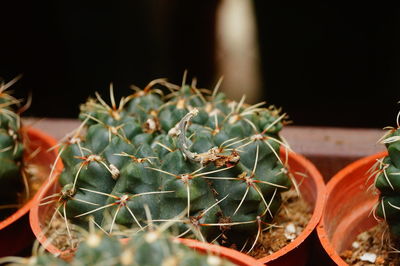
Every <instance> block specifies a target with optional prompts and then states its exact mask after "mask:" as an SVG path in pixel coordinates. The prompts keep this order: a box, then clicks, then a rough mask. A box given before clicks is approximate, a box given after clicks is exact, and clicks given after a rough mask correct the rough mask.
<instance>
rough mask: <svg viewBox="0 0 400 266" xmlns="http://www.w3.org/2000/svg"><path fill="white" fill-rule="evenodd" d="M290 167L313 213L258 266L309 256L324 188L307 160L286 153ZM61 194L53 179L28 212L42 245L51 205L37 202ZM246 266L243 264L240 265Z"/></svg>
mask: <svg viewBox="0 0 400 266" xmlns="http://www.w3.org/2000/svg"><path fill="white" fill-rule="evenodd" d="M281 157H282V158H284V157H285V153H284V151H283V150H282V151H281ZM289 165H290V169H291V171H292V172H293V173H296V172H300V173H304V174H307V176H308V177H307V178H304V180H303V177H302V176H301V175H298V174H294V175H295V177H296V179H297V180H298V181H300V180H302V185H301V186H300V191H301V194H302V196H303V198H304V200H305V201H306V202H307V203H308V204H310V206H311V207H312V210H313V214H312V217H311V219H310V221H309V223H308V225H307V226H306V228H305V229H304V230H303V232H302V233H301V234H300V236H298V237H297V238H296V239H295V240H294V241H293V242H291V243H289V244H288V245H286V246H285V247H284V248H282V249H281V250H279V251H277V252H275V253H273V254H271V255H269V256H267V257H263V258H261V259H259V260H258V262H260V263H267V264H268V265H299V266H301V265H306V263H307V261H308V259H309V254H310V252H311V245H310V244H311V243H310V242H311V240H310V235H311V233H312V232H313V231H314V229H315V228H316V226H317V224H318V222H319V220H320V218H321V215H322V210H323V206H324V201H325V184H324V181H323V178H322V176H321V174H320V172H319V171H318V170H317V168H316V167H315V166H314V165H313V164H312V163H311V162H310V161H308V160H307V159H306V158H304V157H303V156H301V155H297V154H294V153H289ZM58 191H60V186H59V184H58V182H57V181H56V179H54V180H52V181H51V182H48V183H47V184H46V185H45V186H43V187H42V190H41V192H40V197H38V198H37V203H36V204H35V205H34V206H33V207H32V210H31V212H30V223H31V227H32V231H33V232H34V234H35V235H36V237H37V239H38V240H39V241H40V242H41V243H46V237H45V236H44V234H43V232H42V228H44V224H45V222H46V219H48V218H49V210H50V208H52V206H51V205H42V206H39V204H38V203H39V202H40V199H41V198H43V197H46V196H49V195H52V194H54V193H57V192H58ZM46 249H47V250H48V251H50V252H51V253H53V254H61V255H62V256H64V257H66V258H68V257H70V255H69V253H68V252H61V250H59V249H57V248H56V247H55V246H53V245H51V244H48V243H46ZM243 265H245V264H243Z"/></svg>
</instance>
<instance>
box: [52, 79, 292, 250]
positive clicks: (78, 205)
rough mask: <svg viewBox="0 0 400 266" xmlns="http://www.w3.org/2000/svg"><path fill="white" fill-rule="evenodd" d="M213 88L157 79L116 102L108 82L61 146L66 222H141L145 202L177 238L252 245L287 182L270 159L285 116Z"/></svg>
mask: <svg viewBox="0 0 400 266" xmlns="http://www.w3.org/2000/svg"><path fill="white" fill-rule="evenodd" d="M184 80H185V79H184ZM218 84H219V83H218ZM218 86H219V85H217V86H216V88H215V89H214V90H213V91H210V90H206V89H198V88H196V84H195V83H194V82H193V83H192V84H191V85H186V84H185V82H183V85H182V86H177V85H174V84H171V83H168V82H166V81H165V80H162V79H160V80H155V81H153V82H151V83H150V84H149V85H147V86H146V87H145V88H144V89H143V90H140V89H136V91H135V93H133V94H132V95H129V96H127V97H124V98H122V99H121V100H120V101H119V104H118V105H117V104H116V102H115V99H114V94H113V89H112V87H111V88H110V104H107V103H106V102H105V101H104V100H103V99H102V98H101V97H100V95H98V94H96V99H90V100H88V102H86V103H85V104H83V105H82V106H81V113H80V119H81V120H82V121H83V122H82V125H81V126H80V127H79V128H78V129H77V130H76V131H75V132H73V133H72V134H71V135H70V136H69V137H68V138H67V139H66V140H65V141H64V142H63V144H62V145H61V146H60V153H61V158H62V161H63V163H64V166H65V168H64V170H63V172H62V174H61V176H60V178H59V182H60V184H61V185H62V191H61V194H60V197H59V200H58V201H59V205H58V211H59V213H61V214H62V215H63V216H64V218H65V217H66V219H65V221H66V222H67V223H68V222H73V223H75V224H80V225H82V224H85V223H87V221H88V219H92V218H90V217H93V219H94V221H95V222H96V223H98V224H102V226H104V228H106V230H108V231H109V232H112V231H113V229H114V228H115V227H116V226H120V225H123V226H127V227H132V226H133V227H139V228H143V227H145V226H146V225H147V219H146V213H145V210H144V206H145V205H146V206H148V208H149V210H150V213H151V216H152V220H153V223H157V222H159V223H161V222H166V221H174V222H176V223H178V224H179V236H184V237H189V234H190V233H191V232H193V231H194V232H196V233H195V234H194V235H195V237H196V238H198V239H201V240H206V241H210V242H211V241H213V240H218V241H219V242H220V243H222V244H225V245H228V246H231V245H236V246H237V247H238V248H242V247H243V246H244V245H247V247H246V248H247V249H249V248H252V244H251V243H252V242H251V241H254V239H256V238H258V236H259V235H260V233H261V232H262V230H263V229H264V228H266V227H268V226H269V225H270V223H271V221H272V219H273V217H274V214H275V213H276V212H277V210H278V208H279V207H280V204H281V195H280V194H281V192H282V191H285V190H287V189H289V188H290V186H291V179H290V174H289V171H288V168H287V167H288V165H287V162H286V161H285V160H284V159H281V158H280V156H279V154H280V148H281V146H283V147H285V148H287V145H286V144H285V143H284V142H283V141H282V140H281V139H280V137H279V135H278V133H279V131H280V130H281V128H282V126H283V124H285V120H286V115H285V114H280V110H278V109H276V108H275V107H273V106H271V107H268V108H264V107H262V106H263V105H264V103H259V104H256V105H247V104H245V103H244V97H243V98H242V100H241V101H239V102H235V101H232V100H229V99H227V98H226V97H225V95H224V94H223V93H220V92H218ZM160 88H163V89H164V90H165V89H169V91H170V93H169V94H168V95H165V96H164V95H163V93H162V91H161V90H160ZM106 217H108V218H111V219H105V218H106ZM106 220H107V222H105V221H106ZM105 223H107V224H105ZM253 246H254V245H253Z"/></svg>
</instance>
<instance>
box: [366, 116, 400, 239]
mask: <svg viewBox="0 0 400 266" xmlns="http://www.w3.org/2000/svg"><path fill="white" fill-rule="evenodd" d="M399 119H400V113H399V114H398V115H397V128H393V127H388V128H387V129H388V132H387V133H386V134H385V135H384V136H383V137H382V138H381V140H380V142H381V143H383V144H385V145H386V148H387V151H388V156H386V157H385V158H383V159H381V160H378V161H377V163H376V164H375V166H374V168H373V169H375V171H373V172H372V173H371V176H372V175H375V187H376V188H377V189H378V190H379V191H380V195H379V203H378V204H377V207H376V211H375V213H376V214H377V216H379V217H380V218H382V219H384V220H386V222H387V223H388V225H389V229H390V232H391V235H392V237H393V238H394V239H397V241H396V242H398V239H400V121H399ZM394 244H396V246H398V245H399V243H394Z"/></svg>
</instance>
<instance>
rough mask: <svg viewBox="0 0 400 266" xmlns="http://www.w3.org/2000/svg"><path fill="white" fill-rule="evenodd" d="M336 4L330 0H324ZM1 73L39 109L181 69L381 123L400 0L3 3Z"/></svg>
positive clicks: (391, 92) (395, 95) (120, 91)
mask: <svg viewBox="0 0 400 266" xmlns="http://www.w3.org/2000/svg"><path fill="white" fill-rule="evenodd" d="M332 3H333V2H332ZM0 10H1V11H2V12H1V15H0V27H1V32H0V34H1V37H0V77H2V78H3V79H5V80H6V81H8V80H10V79H12V78H14V77H15V76H17V75H18V74H23V78H22V79H21V80H20V81H19V82H18V83H17V84H16V85H15V86H13V87H14V91H15V93H16V95H17V96H18V97H26V96H27V95H28V93H32V95H33V104H32V106H31V108H30V110H29V111H28V112H27V114H28V115H30V116H36V117H71V118H73V117H77V114H78V112H79V104H80V103H82V102H84V101H85V100H86V99H87V98H88V97H89V96H93V95H94V92H95V91H98V92H100V93H101V94H102V95H103V96H104V98H107V97H108V88H109V84H110V82H113V84H114V88H115V89H116V94H117V96H122V95H126V94H128V93H129V91H130V85H131V84H135V85H137V86H139V87H144V86H145V85H146V84H147V83H148V82H149V81H150V80H152V79H156V78H160V77H166V78H168V79H169V80H170V81H172V82H175V83H178V84H179V83H180V82H181V80H182V75H183V71H184V70H185V69H187V70H188V71H189V78H193V77H196V78H197V80H198V85H199V87H208V88H212V87H214V86H215V84H216V82H217V81H218V79H219V78H220V77H221V76H224V82H223V85H222V89H223V90H224V91H225V92H227V93H228V94H230V95H231V97H233V98H236V99H239V98H240V95H241V94H242V93H245V94H246V95H247V99H248V102H250V103H256V102H259V101H267V103H268V104H274V105H276V106H279V107H282V109H283V110H284V111H285V112H287V113H289V115H290V117H291V118H292V120H293V121H294V124H295V125H306V126H341V127H380V128H381V127H384V126H387V125H394V124H395V118H396V114H397V112H398V111H399V110H400V105H399V104H398V101H399V100H400V86H399V85H400V84H399V83H400V66H399V62H400V58H399V52H398V50H399V47H400V39H399V32H400V31H399V29H400V28H399V26H400V16H399V15H400V12H399V11H400V10H399V9H396V8H390V7H383V5H382V7H380V6H379V5H378V6H377V5H371V6H368V5H367V4H363V5H362V6H357V7H351V6H341V7H340V8H339V7H335V6H334V5H333V4H331V2H330V1H321V2H320V3H319V4H316V5H314V6H312V7H310V6H297V7H295V6H290V7H286V6H283V5H277V4H275V3H273V1H263V0H257V1H243V0H219V1H211V0H210V1H188V0H186V1H185V0H170V1H162V0H143V1H107V3H102V2H101V1H97V2H91V3H89V1H50V0H42V1H1V3H0Z"/></svg>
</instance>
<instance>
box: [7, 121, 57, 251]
mask: <svg viewBox="0 0 400 266" xmlns="http://www.w3.org/2000/svg"><path fill="white" fill-rule="evenodd" d="M22 130H23V131H24V134H25V133H26V137H27V138H28V141H27V143H28V147H27V148H26V149H25V150H28V151H35V150H36V149H38V148H40V151H39V153H38V154H37V155H36V156H34V157H33V158H29V157H28V155H29V154H27V153H25V154H24V159H25V162H28V163H33V164H35V165H38V166H39V167H40V170H41V171H44V172H43V173H40V174H39V175H40V176H43V177H47V176H48V175H49V173H50V165H51V164H52V163H54V161H55V158H56V156H57V153H56V152H55V151H51V152H48V151H47V150H48V149H49V148H51V147H53V146H54V145H56V144H57V142H56V140H55V139H53V138H52V137H50V136H48V135H46V134H44V133H42V132H40V131H38V130H36V129H33V128H23V129H22ZM58 167H60V166H58ZM43 181H44V180H43ZM37 197H38V193H36V195H34V196H33V197H32V198H31V199H30V200H29V201H28V202H26V203H25V204H24V205H23V206H22V208H20V209H19V210H17V211H16V212H15V213H13V214H12V215H11V216H9V217H8V218H6V219H5V220H3V221H1V222H0V257H3V256H10V255H15V254H17V253H18V252H20V251H22V250H23V249H25V248H27V247H28V246H29V245H30V244H32V243H33V240H34V235H33V233H32V230H31V228H30V226H29V219H28V211H29V210H30V209H31V207H32V205H33V204H34V202H35V201H36V199H37Z"/></svg>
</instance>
